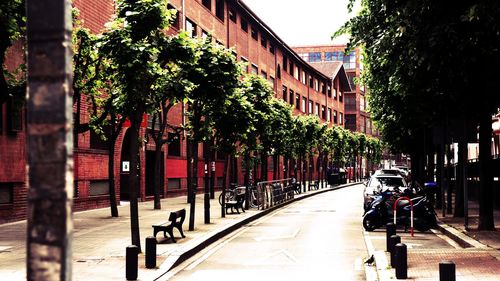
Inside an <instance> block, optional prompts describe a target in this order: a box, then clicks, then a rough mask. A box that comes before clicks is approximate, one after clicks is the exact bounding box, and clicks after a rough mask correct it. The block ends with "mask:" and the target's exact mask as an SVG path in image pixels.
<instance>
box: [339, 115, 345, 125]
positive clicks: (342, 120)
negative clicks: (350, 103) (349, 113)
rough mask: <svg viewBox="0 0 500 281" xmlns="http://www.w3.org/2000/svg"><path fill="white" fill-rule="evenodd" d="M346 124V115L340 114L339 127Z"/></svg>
mask: <svg viewBox="0 0 500 281" xmlns="http://www.w3.org/2000/svg"><path fill="white" fill-rule="evenodd" d="M342 124H344V114H343V113H342V112H339V125H342Z"/></svg>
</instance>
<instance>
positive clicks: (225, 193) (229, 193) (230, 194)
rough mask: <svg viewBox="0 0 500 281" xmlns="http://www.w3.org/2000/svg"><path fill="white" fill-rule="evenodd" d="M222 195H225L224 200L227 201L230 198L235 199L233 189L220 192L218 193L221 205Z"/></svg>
mask: <svg viewBox="0 0 500 281" xmlns="http://www.w3.org/2000/svg"><path fill="white" fill-rule="evenodd" d="M222 196H226V199H225V201H224V202H228V201H231V200H234V199H235V196H234V191H233V190H226V191H225V192H222V193H221V194H220V195H219V204H220V205H221V206H222Z"/></svg>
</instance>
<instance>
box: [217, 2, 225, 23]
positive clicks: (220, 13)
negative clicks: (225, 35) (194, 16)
mask: <svg viewBox="0 0 500 281" xmlns="http://www.w3.org/2000/svg"><path fill="white" fill-rule="evenodd" d="M215 16H216V17H218V18H219V19H220V20H221V21H224V0H215Z"/></svg>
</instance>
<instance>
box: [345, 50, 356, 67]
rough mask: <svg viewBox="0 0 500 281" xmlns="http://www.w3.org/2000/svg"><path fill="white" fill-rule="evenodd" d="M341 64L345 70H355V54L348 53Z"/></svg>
mask: <svg viewBox="0 0 500 281" xmlns="http://www.w3.org/2000/svg"><path fill="white" fill-rule="evenodd" d="M343 62H344V67H345V69H354V68H356V53H355V52H350V53H349V54H348V55H346V56H344V59H343Z"/></svg>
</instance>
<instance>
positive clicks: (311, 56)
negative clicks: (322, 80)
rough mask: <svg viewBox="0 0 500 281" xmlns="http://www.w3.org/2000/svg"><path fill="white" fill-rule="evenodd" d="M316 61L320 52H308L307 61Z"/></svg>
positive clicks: (319, 57) (318, 59)
mask: <svg viewBox="0 0 500 281" xmlns="http://www.w3.org/2000/svg"><path fill="white" fill-rule="evenodd" d="M318 61H321V53H320V52H314V53H309V62H318Z"/></svg>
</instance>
